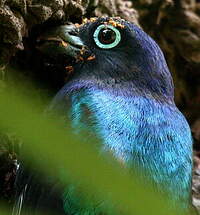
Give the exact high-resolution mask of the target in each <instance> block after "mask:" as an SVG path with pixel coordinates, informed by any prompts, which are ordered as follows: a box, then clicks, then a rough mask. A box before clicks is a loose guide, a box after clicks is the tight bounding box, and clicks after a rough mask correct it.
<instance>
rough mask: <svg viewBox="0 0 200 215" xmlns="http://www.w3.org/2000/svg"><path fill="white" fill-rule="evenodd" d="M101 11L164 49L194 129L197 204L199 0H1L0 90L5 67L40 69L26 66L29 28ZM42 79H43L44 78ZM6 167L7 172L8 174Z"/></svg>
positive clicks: (0, 155) (1, 147) (3, 177)
mask: <svg viewBox="0 0 200 215" xmlns="http://www.w3.org/2000/svg"><path fill="white" fill-rule="evenodd" d="M103 15H108V16H121V17H122V18H124V19H127V20H129V21H131V22H134V23H136V24H137V25H140V26H141V27H142V28H143V29H144V30H145V31H146V32H147V33H149V34H150V35H151V36H152V37H153V38H154V39H155V40H156V41H157V42H158V43H159V45H160V46H161V48H162V50H163V51H164V54H165V56H166V58H167V62H168V65H169V67H170V70H171V72H172V73H173V77H174V82H175V98H176V103H177V105H178V106H179V108H180V109H181V110H182V111H183V112H184V114H185V116H186V117H187V119H188V120H189V122H190V125H191V127H192V131H193V133H194V140H195V144H194V147H195V159H194V160H195V170H194V180H193V181H194V183H193V184H194V186H193V191H194V202H195V204H196V205H197V206H198V207H199V209H200V200H198V199H200V160H199V158H198V157H200V156H199V155H200V111H199V110H200V1H198V0H196V1H195V0H176V1H175V0H138V1H125V0H107V1H105V0H77V1H75V0H45V1H42V0H0V90H1V89H2V88H4V87H5V84H6V79H7V77H8V76H9V74H7V73H8V72H9V71H12V72H16V73H17V74H16V75H17V76H20V73H24V74H25V75H27V76H30V77H32V76H34V77H35V76H37V75H36V73H38V71H40V72H41V71H43V68H40V69H38V70H36V69H35V67H33V69H30V67H32V66H30V67H29V66H28V64H29V63H30V62H31V61H32V56H33V55H34V51H33V50H32V47H33V44H32V42H31V41H32V35H33V31H35V30H36V31H37V29H41V28H43V26H46V25H47V26H48V25H52V24H61V23H65V22H73V23H75V22H78V23H80V22H81V20H82V18H83V17H87V18H90V17H93V16H103ZM23 50H24V51H23ZM24 53H25V54H24ZM27 53H28V54H27ZM24 57H25V58H24ZM30 58H31V60H30ZM24 59H25V60H24ZM13 62H14V63H13ZM7 65H12V66H13V65H14V66H15V67H17V68H18V70H16V71H15V70H13V69H12V70H7V69H5V68H6V66H7ZM36 65H37V66H38V64H37V63H36ZM29 69H30V71H29V72H27V70H29ZM24 70H26V72H24ZM38 77H39V78H40V77H41V76H40V75H39V76H37V78H38ZM63 79H64V78H63V76H62V75H60V74H58V75H57V79H56V83H55V84H56V85H57V87H58V88H59V87H60V86H58V83H60V82H64V80H63ZM42 82H48V80H47V78H46V79H45V78H43V79H42ZM41 90H42V89H41ZM1 136H2V138H0V139H1V141H0V161H1V163H0V165H1V166H0V184H4V185H5V184H6V183H7V182H6V181H9V183H7V184H6V185H5V186H4V185H3V186H2V187H0V196H2V197H3V198H4V200H5V199H9V198H10V195H11V194H8V193H9V192H8V193H6V192H5V190H7V189H12V183H13V179H12V177H14V174H15V173H14V171H15V170H13V169H12V168H13V162H14V161H13V160H15V159H14V157H15V153H13V150H10V149H11V148H12V147H10V146H11V145H12V144H13V143H15V142H16V141H13V140H11V139H12V138H11V139H10V138H5V135H1ZM6 140H7V141H6ZM6 142H7V143H6ZM14 151H15V150H14ZM11 167H12V168H11ZM11 172H12V174H11V175H12V177H10V178H9V176H8V175H9V174H10V173H11ZM8 178H9V180H8ZM11 193H12V192H11ZM8 196H9V197H8Z"/></svg>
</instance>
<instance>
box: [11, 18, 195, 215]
mask: <svg viewBox="0 0 200 215" xmlns="http://www.w3.org/2000/svg"><path fill="white" fill-rule="evenodd" d="M40 41H43V43H42V44H40V47H39V49H40V50H41V51H42V52H44V53H46V54H49V55H54V54H55V55H56V54H57V52H59V54H61V55H65V56H66V57H67V58H70V59H73V61H72V64H71V65H67V66H66V67H65V69H66V73H67V81H66V84H65V85H64V86H63V87H62V88H61V89H60V90H59V91H58V93H57V94H56V95H55V97H54V98H53V100H52V102H51V104H50V105H49V108H48V111H50V112H51V111H54V110H56V111H59V113H60V114H61V115H62V116H64V118H65V120H68V121H70V123H71V126H72V127H73V132H74V131H75V132H77V133H79V132H81V131H83V130H87V131H88V133H91V134H92V135H95V136H96V137H97V138H98V139H99V140H100V148H101V150H102V151H105V152H109V153H110V152H111V153H112V155H113V156H114V158H116V159H117V160H119V162H122V163H123V164H124V165H125V166H126V167H127V168H129V169H130V170H131V169H133V168H137V169H139V170H141V177H143V176H144V175H145V174H148V177H149V178H151V179H152V181H153V183H154V185H155V189H158V190H160V191H162V190H165V191H166V192H167V193H168V195H169V198H170V199H171V200H172V202H173V204H174V207H176V205H177V204H179V205H181V208H182V209H183V211H187V212H188V211H190V210H191V207H192V206H191V205H192V203H191V179H192V175H191V174H192V137H191V131H190V128H189V125H188V123H187V121H186V119H185V117H184V116H183V114H182V113H181V112H180V111H179V109H178V108H177V107H176V104H175V102H174V85H173V80H172V75H171V73H170V71H169V68H168V66H167V63H166V60H165V57H164V55H163V52H162V51H161V49H160V47H159V46H158V44H157V43H156V42H155V41H154V40H153V39H152V38H151V37H150V36H149V35H148V34H147V33H145V32H144V31H143V30H142V29H141V28H140V27H138V26H137V25H135V24H134V23H131V22H128V21H126V20H124V19H121V18H119V17H100V18H91V19H87V20H84V23H83V24H81V25H78V24H76V25H72V24H70V25H62V26H57V27H56V28H52V29H51V31H49V32H48V33H47V34H44V35H42V36H41V37H40ZM55 47H56V51H55ZM48 111H47V112H48ZM142 170H144V171H142ZM143 174H144V175H143ZM145 177H146V175H145ZM39 178H40V175H39V174H37V173H34V172H33V171H27V170H26V167H25V166H23V165H21V167H20V168H19V170H18V174H17V179H16V187H17V195H16V204H15V207H14V209H13V215H20V214H26V215H28V214H29V213H30V211H29V209H30V208H32V209H31V211H32V213H33V211H34V210H33V208H34V209H35V210H36V209H44V208H46V209H49V211H52V210H54V211H55V212H58V214H74V213H77V214H81V212H80V211H81V210H83V208H81V206H80V204H79V203H78V202H79V200H77V199H76V198H78V197H74V194H73V192H74V190H76V188H74V187H73V186H71V188H70V191H69V192H67V193H68V195H67V194H66V195H64V194H63V193H65V192H64V191H63V190H60V189H59V188H58V185H57V184H56V182H52V181H51V180H46V181H45V180H44V181H43V182H41V180H39ZM52 184H53V186H52ZM49 190H50V192H49ZM133 192H134V191H133ZM47 193H48V195H47ZM49 193H50V194H51V195H50V194H49ZM69 193H71V194H72V195H71V197H70V195H69ZM42 195H43V196H42ZM70 198H71V199H70ZM72 199H76V200H72ZM24 205H25V206H27V209H25V206H24ZM80 208H81V209H80ZM93 214H95V213H93ZM96 214H98V213H97V212H96ZM193 214H194V213H193Z"/></svg>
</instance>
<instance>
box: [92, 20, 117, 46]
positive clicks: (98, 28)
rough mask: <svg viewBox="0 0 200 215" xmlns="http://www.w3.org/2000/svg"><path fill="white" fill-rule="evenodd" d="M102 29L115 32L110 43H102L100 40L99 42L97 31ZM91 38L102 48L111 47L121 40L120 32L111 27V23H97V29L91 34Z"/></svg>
mask: <svg viewBox="0 0 200 215" xmlns="http://www.w3.org/2000/svg"><path fill="white" fill-rule="evenodd" d="M103 29H105V30H106V29H110V30H112V31H113V32H114V34H115V40H114V41H113V42H112V43H110V44H104V43H102V42H100V40H99V33H100V32H101V30H103ZM93 38H94V41H95V43H96V45H97V46H98V47H100V48H102V49H111V48H114V47H115V46H117V45H118V44H119V42H120V41H121V33H120V31H119V30H118V29H117V28H115V27H113V26H112V25H105V24H102V25H99V26H98V27H97V29H96V30H95V32H94V34H93Z"/></svg>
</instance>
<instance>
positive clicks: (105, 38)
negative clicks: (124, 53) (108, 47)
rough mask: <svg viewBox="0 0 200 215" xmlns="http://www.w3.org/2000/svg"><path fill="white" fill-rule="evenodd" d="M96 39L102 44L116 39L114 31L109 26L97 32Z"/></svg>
mask: <svg viewBox="0 0 200 215" xmlns="http://www.w3.org/2000/svg"><path fill="white" fill-rule="evenodd" d="M98 39H99V41H100V42H101V43H103V44H111V43H113V42H114V41H115V39H116V33H115V32H114V31H113V30H111V29H109V28H107V29H106V28H105V29H102V30H101V31H100V32H99V36H98Z"/></svg>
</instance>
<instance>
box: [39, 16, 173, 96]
mask: <svg viewBox="0 0 200 215" xmlns="http://www.w3.org/2000/svg"><path fill="white" fill-rule="evenodd" d="M45 35H46V36H45ZM41 38H42V40H43V41H45V42H44V43H42V45H41V46H40V47H39V48H40V50H42V51H43V52H46V53H49V52H51V54H52V55H54V54H57V52H59V53H61V54H63V55H66V57H68V58H70V59H73V60H72V61H71V65H65V66H66V71H67V73H68V74H70V78H69V80H68V81H69V82H71V83H72V82H73V83H74V85H76V84H77V85H78V83H79V85H80V83H81V85H83V86H85V87H88V86H90V85H96V86H98V87H100V88H103V89H109V90H114V91H115V92H117V93H118V94H120V93H125V94H127V95H131V94H133V93H134V94H139V95H143V96H151V97H154V98H158V99H164V100H165V99H167V100H173V83H172V78H171V74H170V72H169V70H168V67H167V64H166V61H165V59H164V56H163V53H162V51H161V50H160V48H159V46H158V45H157V44H156V42H155V41H154V40H153V39H152V38H151V37H149V36H148V35H147V34H146V33H145V32H144V31H143V30H142V29H140V28H139V27H137V26H136V25H134V24H132V23H130V22H127V21H125V20H123V19H120V18H109V17H106V18H98V19H96V18H91V19H90V20H86V21H85V23H83V24H82V25H78V24H77V25H63V26H59V27H57V28H55V29H52V30H51V31H49V32H47V33H46V34H44V35H42V37H41Z"/></svg>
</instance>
